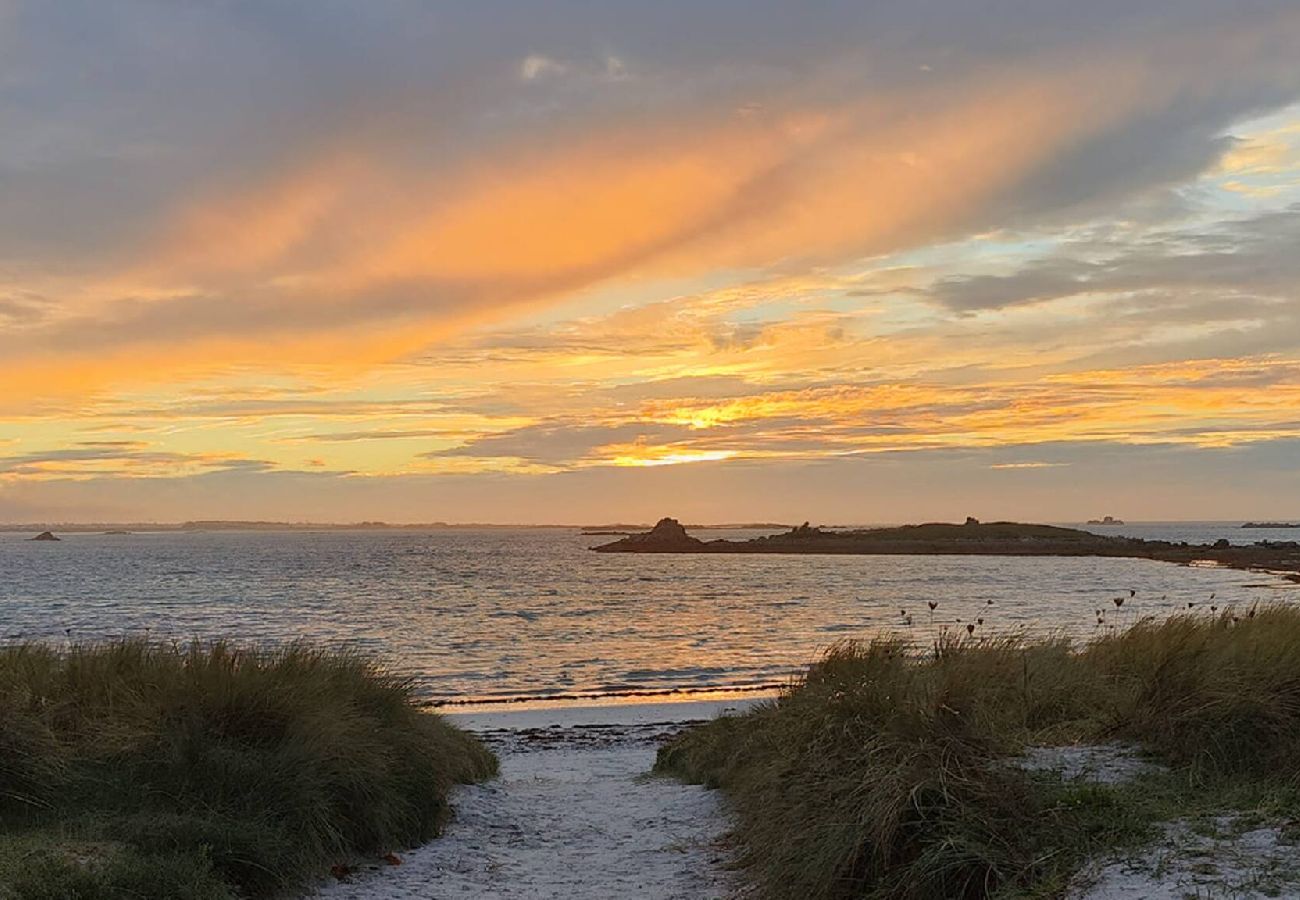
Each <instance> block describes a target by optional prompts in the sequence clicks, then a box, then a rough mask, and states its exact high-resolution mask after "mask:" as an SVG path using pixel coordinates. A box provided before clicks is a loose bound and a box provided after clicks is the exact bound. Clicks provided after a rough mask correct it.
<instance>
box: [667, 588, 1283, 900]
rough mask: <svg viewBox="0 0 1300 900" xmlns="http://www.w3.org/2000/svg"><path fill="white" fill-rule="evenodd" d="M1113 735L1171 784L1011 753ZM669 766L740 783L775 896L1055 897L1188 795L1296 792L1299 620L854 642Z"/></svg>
mask: <svg viewBox="0 0 1300 900" xmlns="http://www.w3.org/2000/svg"><path fill="white" fill-rule="evenodd" d="M1117 738H1122V739H1125V740H1130V741H1135V742H1137V743H1140V744H1142V745H1144V746H1145V747H1147V748H1149V749H1150V750H1151V751H1152V752H1153V753H1155V754H1156V755H1158V756H1160V757H1162V758H1163V759H1165V760H1167V761H1168V762H1169V763H1171V764H1172V765H1173V766H1174V767H1175V769H1176V775H1175V776H1172V777H1171V779H1170V781H1169V783H1167V784H1164V785H1162V786H1161V787H1160V789H1159V791H1156V792H1150V791H1149V792H1146V793H1144V792H1143V791H1141V790H1128V791H1126V790H1123V789H1116V790H1113V791H1111V790H1106V789H1102V788H1080V787H1077V786H1062V785H1060V784H1056V785H1044V784H1043V783H1041V782H1040V781H1038V780H1035V778H1033V777H1031V776H1030V775H1028V774H1026V773H1024V772H1022V771H1020V770H1018V769H1016V768H1014V767H1011V766H1008V765H1006V764H1005V759H1006V757H1007V756H1009V755H1014V754H1016V753H1018V752H1020V751H1021V750H1022V749H1023V748H1024V747H1026V746H1029V745H1033V744H1041V743H1063V742H1068V741H1075V740H1081V741H1107V740H1113V739H1117ZM658 765H659V768H660V769H661V770H664V771H670V772H673V773H676V774H678V775H680V776H683V777H686V778H688V779H691V780H695V781H700V782H704V783H708V784H711V785H714V786H717V787H721V788H722V789H723V790H725V791H726V793H727V794H728V795H729V797H730V798H731V800H732V801H733V804H734V808H735V809H736V812H737V816H738V821H739V825H738V829H737V835H736V836H737V839H738V844H739V847H740V848H741V858H740V862H741V864H742V865H743V866H744V867H745V868H746V869H747V870H748V872H749V874H750V876H751V879H752V881H753V883H754V884H755V885H756V886H757V887H758V888H759V890H760V892H761V893H762V894H763V895H764V896H768V897H774V898H786V897H789V898H795V897H799V898H821V897H825V898H834V897H902V898H976V897H989V896H998V895H1007V896H1010V895H1017V894H1025V893H1034V892H1036V891H1038V892H1041V891H1045V890H1048V886H1050V885H1053V884H1060V883H1061V882H1062V881H1063V879H1064V878H1065V877H1066V876H1068V873H1069V872H1070V871H1071V870H1072V869H1073V867H1074V866H1075V865H1077V864H1078V862H1079V861H1080V859H1081V858H1082V857H1083V856H1085V855H1088V854H1090V853H1093V852H1096V851H1097V850H1098V849H1099V848H1104V847H1106V846H1107V845H1111V844H1115V843H1118V842H1122V841H1125V840H1132V839H1136V838H1137V837H1140V836H1141V834H1143V833H1144V832H1145V829H1146V828H1147V827H1148V826H1149V825H1150V824H1151V822H1152V821H1154V820H1155V819H1157V818H1159V817H1160V816H1161V815H1164V814H1166V813H1167V812H1168V811H1169V807H1170V805H1171V804H1175V805H1176V804H1178V803H1181V802H1189V801H1188V798H1189V797H1191V796H1192V793H1193V792H1200V793H1201V794H1203V795H1204V796H1211V795H1217V794H1218V793H1224V792H1232V793H1235V794H1237V795H1239V796H1240V795H1246V794H1249V795H1252V796H1258V795H1259V794H1260V792H1261V791H1274V793H1278V795H1279V796H1283V795H1284V797H1285V799H1284V800H1281V801H1279V802H1284V803H1290V802H1292V799H1291V798H1292V797H1293V796H1294V788H1295V785H1296V784H1297V782H1300V612H1298V611H1297V610H1295V609H1292V608H1285V607H1271V608H1266V609H1261V610H1258V611H1251V612H1249V613H1233V612H1231V611H1229V612H1227V613H1224V614H1222V615H1219V616H1215V617H1206V616H1180V617H1175V618H1173V619H1170V620H1167V621H1163V622H1155V621H1142V622H1139V623H1137V624H1135V625H1134V626H1133V627H1131V628H1129V629H1127V630H1125V631H1121V632H1118V633H1113V634H1109V635H1107V636H1104V637H1102V638H1100V639H1098V640H1096V641H1095V642H1093V643H1091V644H1089V645H1087V646H1086V647H1083V648H1081V649H1079V650H1077V651H1076V650H1072V649H1071V647H1070V646H1069V645H1068V644H1067V643H1065V642H1064V641H1059V640H1047V641H1035V642H1024V641H1020V640H1016V639H984V640H978V639H968V638H965V637H963V638H961V639H958V638H950V639H944V640H942V641H940V642H939V643H938V644H937V645H936V646H935V647H933V648H932V650H931V652H930V653H928V654H926V655H925V656H923V657H920V656H918V655H917V654H916V653H915V652H914V651H913V650H912V649H911V648H910V647H909V646H908V645H907V644H906V643H905V642H902V641H897V640H892V639H883V640H877V641H873V642H871V643H866V644H859V643H849V644H843V645H840V646H838V647H836V648H834V649H833V650H832V651H831V652H830V653H828V654H827V655H826V657H825V658H824V659H822V660H821V661H820V662H818V663H817V664H816V665H814V666H813V667H812V668H811V670H810V671H809V672H808V674H807V676H806V678H805V679H803V680H802V681H801V682H800V683H798V684H796V685H795V686H794V687H792V688H791V689H790V690H789V691H787V692H785V693H784V694H783V696H781V697H780V698H779V699H777V700H775V701H773V702H770V703H767V704H764V705H762V706H760V707H759V708H758V709H756V710H754V711H753V712H751V713H749V714H747V715H744V716H739V717H734V718H725V719H720V720H718V721H716V722H713V723H711V724H709V725H707V726H704V727H702V728H699V729H696V730H694V731H692V732H689V733H687V734H686V735H684V736H683V737H681V738H680V739H678V740H677V741H676V742H675V743H673V744H671V745H670V746H668V747H666V748H665V749H664V750H663V751H661V754H660V758H659V764H658ZM1234 779H1235V780H1234ZM1279 792H1280V793H1279ZM1157 794H1159V796H1157Z"/></svg>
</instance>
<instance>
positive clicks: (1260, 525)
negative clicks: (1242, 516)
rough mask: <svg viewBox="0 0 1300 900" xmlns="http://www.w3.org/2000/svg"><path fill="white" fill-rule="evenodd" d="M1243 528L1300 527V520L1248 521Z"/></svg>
mask: <svg viewBox="0 0 1300 900" xmlns="http://www.w3.org/2000/svg"><path fill="white" fill-rule="evenodd" d="M1241 527H1242V528H1300V522H1247V523H1246V524H1244V525H1242V526H1241Z"/></svg>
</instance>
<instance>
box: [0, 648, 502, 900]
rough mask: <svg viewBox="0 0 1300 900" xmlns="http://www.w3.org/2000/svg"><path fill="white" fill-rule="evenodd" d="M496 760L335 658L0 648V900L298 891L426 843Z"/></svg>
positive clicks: (369, 670) (397, 691)
mask: <svg viewBox="0 0 1300 900" xmlns="http://www.w3.org/2000/svg"><path fill="white" fill-rule="evenodd" d="M495 769H496V761H495V759H494V758H493V757H492V755H491V754H490V753H489V752H488V751H487V750H486V749H485V748H483V747H482V746H481V745H480V744H479V743H478V742H477V741H476V740H475V739H474V738H472V737H470V736H469V735H467V734H465V733H463V732H460V731H458V730H456V729H455V728H453V727H451V726H450V725H448V724H447V723H446V722H444V721H443V720H441V719H439V718H438V717H436V716H433V715H429V714H427V713H424V712H421V711H420V710H419V709H418V708H417V707H416V706H415V705H414V703H413V702H412V697H411V693H410V689H409V685H408V684H407V683H406V682H405V681H404V680H402V679H401V678H399V677H397V676H394V675H392V674H390V673H388V672H386V671H384V670H382V669H381V668H378V667H376V666H375V665H374V664H372V663H371V662H369V661H367V660H366V659H364V658H362V657H360V656H357V655H355V654H352V653H349V652H341V651H331V650H323V649H318V648H313V647H309V646H305V645H295V646H290V647H287V648H283V649H279V650H275V651H259V650H244V649H237V648H234V647H231V646H227V645H225V644H221V643H217V644H209V645H198V644H196V645H187V646H159V645H157V644H151V643H146V642H139V641H124V642H118V643H109V644H97V645H90V646H74V647H71V648H68V649H60V650H56V649H52V648H50V647H47V646H41V645H24V646H13V647H8V648H3V649H0V900H38V898H40V900H44V898H50V900H54V898H58V900H97V898H135V900H152V898H157V900H163V898H167V900H218V898H223V900H225V898H235V897H270V896H276V895H280V894H283V893H285V892H286V891H290V890H293V889H299V888H301V887H303V886H305V885H307V884H309V883H311V882H313V881H315V880H317V879H319V878H321V877H324V876H326V875H327V874H328V872H329V869H330V867H331V866H332V865H337V864H343V863H346V862H347V861H348V860H350V859H353V858H356V857H357V856H359V855H364V854H377V853H382V852H384V851H388V850H391V849H396V848H401V847H408V846H411V845H414V844H417V843H420V842H422V841H425V840H428V839H429V838H431V837H433V836H435V835H436V834H437V833H438V832H439V830H440V828H441V827H442V825H443V824H444V823H445V822H446V821H447V819H448V816H449V814H450V810H449V808H448V805H447V792H448V790H449V789H450V787H451V786H452V785H453V784H456V783H458V782H468V781H473V780H477V779H482V778H485V777H487V776H489V775H491V774H492V773H493V772H494V771H495Z"/></svg>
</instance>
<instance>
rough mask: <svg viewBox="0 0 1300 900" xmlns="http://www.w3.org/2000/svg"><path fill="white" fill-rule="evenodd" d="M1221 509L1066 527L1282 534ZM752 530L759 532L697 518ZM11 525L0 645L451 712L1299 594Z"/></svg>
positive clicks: (499, 538) (861, 564)
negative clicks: (179, 655) (116, 648)
mask: <svg viewBox="0 0 1300 900" xmlns="http://www.w3.org/2000/svg"><path fill="white" fill-rule="evenodd" d="M1065 524H1069V523H1065ZM1240 526H1241V523H1240V522H1169V523H1159V522H1147V523H1137V524H1133V525H1116V526H1076V527H1087V528H1091V529H1092V530H1095V531H1097V532H1099V533H1103V534H1125V535H1131V536H1134V537H1142V538H1159V539H1166V540H1173V541H1187V542H1189V543H1207V542H1212V541H1215V540H1218V539H1220V538H1226V539H1228V540H1230V541H1232V542H1234V543H1250V542H1253V541H1258V540H1296V539H1300V532H1297V531H1295V530H1285V529H1279V530H1243V529H1242V528H1241V527H1240ZM758 533H770V532H756V531H732V532H725V531H709V532H704V533H703V534H704V535H705V536H707V537H728V538H746V537H753V536H754V535H755V534H758ZM30 537H31V535H30V534H21V533H0V642H6V643H15V642H18V643H21V642H25V641H37V640H39V641H54V642H85V641H95V640H103V639H114V638H121V637H147V638H150V639H154V640H160V641H181V642H185V641H190V640H200V641H208V640H217V639H230V640H233V641H236V642H239V643H244V644H257V645H265V646H274V645H277V644H282V643H285V642H290V641H296V640H307V641H312V642H316V643H321V644H327V645H331V646H345V647H351V648H356V649H359V650H362V651H364V652H366V653H368V654H372V655H374V656H375V657H377V658H378V659H379V660H381V661H382V663H383V664H384V665H386V666H388V667H390V668H392V669H395V670H397V671H399V672H400V673H402V674H403V675H405V676H407V677H409V678H410V679H411V681H412V683H413V685H414V689H415V690H416V692H417V693H418V695H419V697H420V698H421V699H422V700H423V701H426V702H427V703H429V704H430V705H437V706H445V707H450V708H456V707H460V706H464V705H473V706H479V705H484V704H487V705H491V704H511V703H532V704H536V703H565V702H574V701H591V700H593V699H595V698H644V697H659V696H664V697H691V696H696V695H699V696H706V695H715V694H718V693H722V694H726V693H727V692H733V693H736V694H743V693H747V692H748V693H753V692H762V691H770V690H772V689H773V688H774V687H778V686H780V685H782V684H786V683H788V682H789V680H790V679H791V678H792V677H794V676H795V675H796V674H797V673H798V672H799V671H800V670H801V669H803V668H804V667H806V666H807V665H808V664H809V663H810V662H812V661H814V660H816V659H817V658H818V657H819V656H820V655H821V654H823V653H824V652H825V651H826V650H827V649H828V648H829V647H831V646H832V645H834V644H836V643H837V642H840V641H846V640H867V639H870V638H872V637H876V636H880V635H885V634H892V635H897V636H901V637H904V638H905V639H908V640H911V641H914V642H915V643H916V645H917V646H918V647H924V646H926V645H927V644H928V643H929V642H931V641H932V640H933V639H934V637H935V636H936V635H938V634H939V633H940V632H943V631H949V632H954V633H958V634H960V633H963V632H966V631H967V629H968V626H973V629H972V630H973V632H974V635H975V636H976V637H991V636H1000V635H1006V634H1026V635H1045V634H1053V635H1060V636H1064V637H1067V638H1069V639H1071V640H1075V641H1079V642H1083V641H1087V640H1089V639H1090V638H1094V637H1096V636H1098V635H1100V634H1104V633H1106V632H1107V631H1108V630H1111V629H1115V628H1120V627H1123V626H1124V625H1126V624H1130V623H1132V622H1134V621H1137V620H1138V619H1139V618H1141V617H1144V616H1164V615H1169V614H1171V613H1184V614H1204V615H1211V614H1212V612H1211V610H1212V609H1218V610H1224V609H1228V608H1229V607H1236V608H1243V609H1244V608H1247V607H1249V606H1250V605H1252V604H1256V603H1269V602H1296V601H1300V585H1295V584H1293V583H1291V582H1288V581H1286V580H1284V579H1282V578H1280V577H1277V576H1274V575H1269V574H1260V573H1254V572H1244V571H1238V570H1234V569H1227V568H1219V567H1215V566H1211V565H1205V566H1178V565H1173V564H1170V563H1163V562H1154V561H1150V560H1136V559H1089V558H1060V557H1047V558H1043V557H1033V558H1029V557H962V556H811V555H734V556H732V555H694V556H693V555H658V554H646V555H641V554H599V553H593V552H591V551H590V548H591V547H592V546H594V545H596V544H599V543H602V542H604V541H608V540H612V539H613V538H612V537H608V536H593V535H583V534H581V533H580V532H579V531H578V530H577V529H562V528H533V529H503V528H490V529H481V530H475V529H461V528H449V529H437V530H428V531H418V530H356V531H350V530H323V531H309V530H285V531H221V530H218V531H184V532H181V531H167V532H140V533H131V534H104V533H67V534H63V535H62V540H61V541H59V542H57V543H56V542H48V543H47V542H32V541H30V540H29V538H30ZM1117 600H1121V601H1122V603H1117V602H1116V601H1117ZM1099 619H1100V620H1101V621H1099Z"/></svg>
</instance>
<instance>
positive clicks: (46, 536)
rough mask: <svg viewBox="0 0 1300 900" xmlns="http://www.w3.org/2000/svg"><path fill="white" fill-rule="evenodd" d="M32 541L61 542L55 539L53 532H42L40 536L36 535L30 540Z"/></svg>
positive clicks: (57, 538)
mask: <svg viewBox="0 0 1300 900" xmlns="http://www.w3.org/2000/svg"><path fill="white" fill-rule="evenodd" d="M32 540H34V541H57V540H61V538H59V537H56V536H55V534H54V532H52V531H42V532H41V533H40V534H38V535H36V537H34V538H32Z"/></svg>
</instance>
